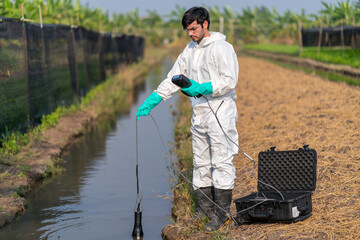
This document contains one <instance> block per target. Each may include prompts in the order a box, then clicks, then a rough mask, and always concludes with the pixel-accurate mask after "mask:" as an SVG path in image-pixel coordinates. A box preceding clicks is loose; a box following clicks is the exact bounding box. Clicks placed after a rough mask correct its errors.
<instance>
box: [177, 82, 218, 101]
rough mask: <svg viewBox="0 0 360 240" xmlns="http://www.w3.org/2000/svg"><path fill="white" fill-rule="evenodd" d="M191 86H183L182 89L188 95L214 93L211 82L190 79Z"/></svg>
mask: <svg viewBox="0 0 360 240" xmlns="http://www.w3.org/2000/svg"><path fill="white" fill-rule="evenodd" d="M190 82H191V86H190V87H188V88H182V89H181V91H182V92H184V93H185V94H186V95H188V96H191V97H194V96H198V95H206V94H212V93H213V88H212V85H211V82H206V83H201V84H200V83H198V82H195V81H194V80H192V79H190Z"/></svg>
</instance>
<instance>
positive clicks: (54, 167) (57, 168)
mask: <svg viewBox="0 0 360 240" xmlns="http://www.w3.org/2000/svg"><path fill="white" fill-rule="evenodd" d="M62 162H63V160H62V159H61V158H51V161H49V162H48V163H47V169H46V171H45V173H44V174H43V178H46V177H49V176H55V175H59V174H60V173H62V172H63V171H65V169H64V168H63V167H61V163H62Z"/></svg>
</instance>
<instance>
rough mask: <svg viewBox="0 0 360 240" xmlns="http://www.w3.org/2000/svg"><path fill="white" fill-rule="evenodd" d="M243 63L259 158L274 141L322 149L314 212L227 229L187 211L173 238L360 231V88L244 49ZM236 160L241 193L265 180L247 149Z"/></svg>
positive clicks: (246, 135)
mask: <svg viewBox="0 0 360 240" xmlns="http://www.w3.org/2000/svg"><path fill="white" fill-rule="evenodd" d="M239 65H240V73H239V83H238V85H237V89H236V91H237V96H238V99H237V100H236V103H237V107H238V111H239V119H238V124H237V127H238V131H239V137H240V138H239V143H240V146H241V148H242V149H243V150H244V151H245V152H246V153H247V154H248V155H250V156H251V157H252V158H253V159H254V160H255V161H256V162H257V155H258V153H259V152H261V151H264V150H266V149H269V148H270V147H272V146H276V150H279V151H280V150H297V149H298V148H301V147H303V145H304V144H309V145H310V148H312V149H315V150H316V151H317V155H318V159H317V161H318V162H317V186H316V190H315V192H314V195H313V196H312V203H313V215H312V216H311V217H310V218H308V219H306V220H305V221H301V222H298V223H292V224H251V225H241V226H238V227H237V228H233V229H225V230H222V231H220V234H218V233H217V234H206V233H204V232H202V231H198V230H196V229H191V228H193V227H192V226H189V225H187V224H183V223H181V222H182V221H181V219H180V221H179V223H177V224H175V225H169V226H167V227H166V228H165V229H164V231H163V232H168V233H169V234H168V236H177V237H175V238H171V237H169V238H168V239H223V238H225V239H360V224H359V217H360V88H359V87H351V86H348V85H346V84H343V83H336V82H331V81H328V80H326V79H322V78H320V77H317V76H315V75H311V74H305V73H303V72H300V71H294V70H288V69H285V68H282V67H279V66H277V65H275V64H272V63H269V62H267V61H264V60H259V59H254V58H250V57H243V56H241V57H239ZM235 165H236V168H237V174H236V175H237V179H236V184H235V189H234V191H233V200H234V199H237V198H240V197H244V196H246V195H248V194H250V193H252V192H256V185H257V182H256V181H255V179H254V178H252V177H251V170H252V163H251V162H250V161H249V160H248V159H247V158H246V157H244V155H242V154H240V153H239V155H238V156H237V157H236V159H235ZM255 173H257V169H256V170H255ZM235 212H236V209H235V204H233V205H232V208H231V213H232V214H235ZM185 232H186V234H184V233H185ZM185 235H186V236H185Z"/></svg>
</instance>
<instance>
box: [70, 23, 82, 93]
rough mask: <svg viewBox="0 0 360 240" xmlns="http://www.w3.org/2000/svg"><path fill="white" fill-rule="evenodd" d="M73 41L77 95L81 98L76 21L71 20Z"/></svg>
mask: <svg viewBox="0 0 360 240" xmlns="http://www.w3.org/2000/svg"><path fill="white" fill-rule="evenodd" d="M71 40H72V45H73V55H74V65H75V66H74V70H75V83H76V95H77V96H78V97H80V89H79V76H78V66H77V61H76V40H75V26H74V20H73V18H71Z"/></svg>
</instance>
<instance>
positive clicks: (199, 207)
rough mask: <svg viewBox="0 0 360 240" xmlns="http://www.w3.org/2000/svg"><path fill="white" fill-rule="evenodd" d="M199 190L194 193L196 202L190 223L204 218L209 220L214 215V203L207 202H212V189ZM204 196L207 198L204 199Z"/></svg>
mask: <svg viewBox="0 0 360 240" xmlns="http://www.w3.org/2000/svg"><path fill="white" fill-rule="evenodd" d="M200 190H201V191H202V192H203V193H202V192H201V191H200ZM200 190H199V189H197V190H195V191H194V192H195V200H196V212H195V214H194V216H193V217H192V218H191V219H190V222H193V221H196V220H201V219H203V218H204V217H208V218H210V217H211V216H212V215H213V214H214V203H213V202H212V201H210V200H209V199H211V200H213V193H212V192H213V187H204V188H200ZM204 194H205V195H206V196H207V197H205V195H204ZM208 198H209V199H208Z"/></svg>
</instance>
